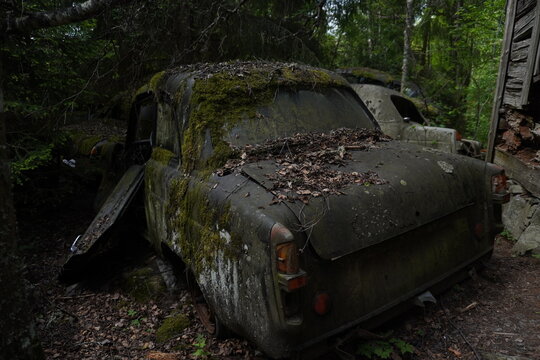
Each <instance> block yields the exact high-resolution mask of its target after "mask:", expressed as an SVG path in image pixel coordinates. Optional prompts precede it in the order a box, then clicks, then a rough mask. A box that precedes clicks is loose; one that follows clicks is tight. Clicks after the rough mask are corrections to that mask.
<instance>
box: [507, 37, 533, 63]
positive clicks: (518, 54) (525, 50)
mask: <svg viewBox="0 0 540 360" xmlns="http://www.w3.org/2000/svg"><path fill="white" fill-rule="evenodd" d="M529 40H530V39H527V41H526V43H527V46H524V47H520V48H518V49H516V50H514V49H512V53H511V54H510V60H511V61H513V62H527V55H529Z"/></svg>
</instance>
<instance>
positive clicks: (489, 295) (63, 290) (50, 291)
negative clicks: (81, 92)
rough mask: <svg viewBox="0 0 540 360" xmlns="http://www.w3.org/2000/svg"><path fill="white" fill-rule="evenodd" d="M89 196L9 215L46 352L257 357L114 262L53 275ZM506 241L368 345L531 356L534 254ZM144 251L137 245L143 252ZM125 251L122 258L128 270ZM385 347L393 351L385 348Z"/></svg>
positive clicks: (536, 343)
mask: <svg viewBox="0 0 540 360" xmlns="http://www.w3.org/2000/svg"><path fill="white" fill-rule="evenodd" d="M90 203H91V201H90V200H85V197H84V196H79V198H78V200H77V201H75V200H73V201H71V202H69V201H68V202H67V203H66V204H64V206H63V207H62V208H61V210H55V211H41V212H40V211H37V212H34V213H32V214H30V215H29V214H26V215H25V214H19V215H20V216H19V232H20V236H21V245H22V248H23V251H24V255H25V261H26V265H27V274H28V280H29V282H30V283H31V285H32V288H33V292H32V293H33V299H34V300H33V306H34V309H33V311H34V312H35V314H36V319H37V328H38V333H39V336H40V338H41V341H42V345H43V348H44V350H45V353H46V355H47V358H48V359H102V360H109V359H111V360H112V359H160V360H173V359H184V358H192V359H206V358H218V359H226V358H229V359H254V358H256V359H264V356H263V355H262V354H260V353H259V352H258V351H257V350H256V349H255V348H254V347H253V346H251V345H250V344H248V343H247V342H246V341H245V340H242V339H228V340H217V339H215V338H213V337H211V336H208V335H206V333H205V331H204V329H203V326H202V325H201V324H200V322H199V321H198V320H197V318H196V316H195V315H194V311H193V306H192V305H191V301H190V297H189V296H188V295H187V293H186V291H185V290H180V291H178V292H177V293H175V294H170V293H164V294H161V295H160V296H158V297H156V298H154V299H149V300H148V299H147V300H144V301H137V300H136V298H134V297H133V296H132V295H130V292H129V291H127V290H126V287H125V281H122V279H124V280H125V277H123V276H122V275H119V274H120V273H122V271H118V272H117V271H115V272H114V273H111V274H109V276H108V280H107V281H101V282H97V283H91V284H90V283H89V284H87V286H83V287H80V286H79V287H67V286H66V285H64V284H62V283H60V282H59V281H58V280H57V277H58V273H59V271H60V269H61V266H62V264H63V262H64V261H65V259H66V256H67V254H68V252H69V247H70V245H71V243H72V242H73V240H74V238H75V237H76V235H78V234H80V233H82V232H83V231H84V230H85V229H86V227H87V226H88V224H89V223H90V221H91V220H92V217H93V214H94V213H93V211H92V208H91V206H90ZM511 246H512V244H511V243H510V241H509V240H507V239H505V238H503V237H498V238H497V241H496V248H495V252H494V255H493V258H492V260H491V261H490V263H489V264H488V267H487V268H486V269H484V271H482V272H480V273H479V274H478V275H477V276H475V277H473V278H472V279H469V280H467V281H465V282H463V283H461V284H459V285H455V286H454V287H453V288H452V289H451V290H449V291H448V292H446V293H444V294H442V295H441V296H440V297H438V298H437V299H438V303H437V304H436V305H429V306H427V307H426V308H423V309H421V308H418V309H416V310H412V311H410V312H408V313H406V314H404V315H403V316H401V317H400V318H398V319H395V320H393V321H392V322H390V323H388V324H386V325H385V326H384V327H383V328H381V329H376V330H375V331H374V332H375V333H377V334H387V338H386V339H388V341H386V340H378V341H371V342H370V343H367V344H368V345H369V346H370V347H368V348H369V349H371V350H372V351H373V352H377V351H378V352H379V354H381V355H383V356H384V355H386V356H388V357H391V358H393V359H404V360H405V359H486V360H502V359H505V360H507V359H508V360H522V359H531V360H532V359H539V358H540V355H539V354H540V260H539V259H536V258H532V257H512V256H511V252H510V249H511ZM151 256H152V255H151V254H148V253H145V254H144V256H143V260H144V261H148V259H149V258H150V259H151ZM134 259H135V258H131V259H127V260H126V261H125V262H124V265H123V266H124V267H126V268H128V269H133V264H134ZM137 261H140V258H139V260H137ZM144 261H143V262H144ZM135 262H136V261H135ZM123 271H124V273H125V269H124V270H123ZM171 314H173V315H178V314H181V315H183V317H182V319H183V322H184V326H185V328H184V329H183V330H179V331H178V332H177V333H176V334H172V335H173V336H172V338H170V339H168V340H165V341H162V342H160V341H158V340H157V334H156V333H157V332H158V329H159V328H160V326H161V325H162V323H163V321H164V320H165V319H166V318H167V317H170V316H171ZM390 339H392V340H390ZM396 339H398V340H399V341H397V342H396ZM362 344H364V345H362ZM365 345H366V343H365V342H362V340H360V339H352V340H350V341H349V342H348V343H347V344H345V345H344V347H343V348H344V349H345V350H347V351H349V352H352V353H355V352H357V350H358V349H359V348H362V349H364V353H365V349H366V346H365ZM409 345H410V346H409ZM388 347H390V349H391V350H393V354H390V353H389V352H386V353H385V351H386V350H387V349H388ZM400 350H402V351H400ZM403 350H404V351H405V352H407V350H412V351H413V353H406V354H403ZM326 358H333V359H338V358H340V357H339V356H338V354H337V353H336V352H334V353H333V354H327V355H324V356H322V357H321V359H326ZM341 358H343V357H341ZM349 358H351V357H349ZM352 358H354V357H352ZM356 358H357V359H363V358H362V357H361V356H360V355H357V356H356ZM373 358H376V357H375V356H373Z"/></svg>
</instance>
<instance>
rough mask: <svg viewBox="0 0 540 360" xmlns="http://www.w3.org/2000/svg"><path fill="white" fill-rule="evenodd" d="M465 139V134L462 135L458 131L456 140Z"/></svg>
mask: <svg viewBox="0 0 540 360" xmlns="http://www.w3.org/2000/svg"><path fill="white" fill-rule="evenodd" d="M461 139H463V136H461V134H460V132H459V131H456V141H461Z"/></svg>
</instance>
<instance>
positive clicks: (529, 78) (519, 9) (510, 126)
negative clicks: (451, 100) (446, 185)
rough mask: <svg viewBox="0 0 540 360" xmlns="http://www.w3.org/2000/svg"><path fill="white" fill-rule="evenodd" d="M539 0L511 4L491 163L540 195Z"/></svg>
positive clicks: (518, 0)
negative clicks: (503, 169) (501, 167)
mask: <svg viewBox="0 0 540 360" xmlns="http://www.w3.org/2000/svg"><path fill="white" fill-rule="evenodd" d="M539 40H540V0H507V4H506V26H505V35H504V42H503V50H502V56H501V63H500V67H499V74H498V80H497V89H496V94H495V102H494V107H493V112H492V119H491V130H490V135H489V143H488V154H487V161H492V162H494V163H496V164H498V165H501V166H503V167H504V168H505V169H506V172H507V175H508V176H509V177H510V178H512V179H514V180H516V181H517V182H519V183H520V184H521V185H522V186H523V187H524V188H525V189H526V190H527V191H529V192H530V193H532V194H533V195H534V196H536V197H540V46H539Z"/></svg>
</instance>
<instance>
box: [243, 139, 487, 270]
mask: <svg viewBox="0 0 540 360" xmlns="http://www.w3.org/2000/svg"><path fill="white" fill-rule="evenodd" d="M351 155H352V160H351V161H348V162H347V163H346V165H345V166H344V167H339V168H336V169H338V170H341V171H344V172H353V171H357V172H365V171H374V172H376V173H377V174H378V175H379V177H380V178H381V179H383V180H385V181H386V183H385V184H382V185H363V184H351V185H348V186H346V187H344V188H343V189H341V191H342V192H343V195H330V196H325V197H317V198H315V197H311V198H310V199H309V202H308V204H304V203H302V202H300V201H296V202H294V203H290V202H286V204H287V206H288V207H289V208H290V209H291V210H292V211H293V212H294V213H295V215H296V217H297V219H298V221H299V223H300V225H301V227H302V229H303V230H304V232H305V234H306V236H307V237H308V239H309V242H310V243H311V245H312V246H313V248H314V250H315V252H316V253H317V254H318V255H319V256H320V257H321V258H324V259H329V260H331V259H336V258H339V257H341V256H344V255H347V254H350V253H353V252H355V251H358V250H361V249H363V248H366V247H368V246H372V245H375V244H378V243H380V242H382V241H385V240H387V239H390V238H393V237H395V236H398V235H400V234H402V233H405V232H407V231H409V230H412V229H414V228H417V227H419V226H422V225H424V224H427V223H429V222H431V221H433V220H436V219H439V218H441V217H444V216H446V215H449V214H451V213H453V212H455V211H457V210H459V209H462V208H464V207H467V206H469V205H472V204H474V203H476V202H479V201H483V199H484V198H485V191H484V190H483V189H485V182H484V181H483V179H484V176H483V172H484V171H483V165H482V164H483V163H482V162H480V161H477V160H474V159H470V158H466V157H463V156H459V155H454V154H446V153H442V152H440V151H436V150H432V149H426V148H421V147H418V146H414V145H410V144H405V143H401V142H398V141H392V142H389V143H381V144H379V146H378V148H376V149H372V150H370V151H352V152H351ZM275 170H276V165H275V163H274V162H272V161H263V162H258V163H252V164H248V165H245V166H244V167H243V168H242V171H243V172H244V173H245V174H246V175H247V176H249V177H250V178H251V179H253V180H254V181H256V182H257V183H259V184H260V185H261V186H263V187H265V188H266V189H267V190H272V187H273V183H272V182H271V181H270V180H269V179H268V177H267V176H266V175H267V174H271V173H274V171H275Z"/></svg>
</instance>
